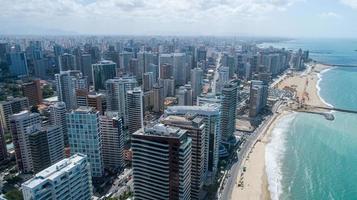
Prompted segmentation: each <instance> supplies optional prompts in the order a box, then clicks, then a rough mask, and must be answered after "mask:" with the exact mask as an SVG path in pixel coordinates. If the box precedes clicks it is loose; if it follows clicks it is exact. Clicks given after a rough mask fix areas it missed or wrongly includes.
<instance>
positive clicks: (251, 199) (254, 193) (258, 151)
mask: <svg viewBox="0 0 357 200" xmlns="http://www.w3.org/2000/svg"><path fill="white" fill-rule="evenodd" d="M329 67H330V66H326V65H321V64H311V65H309V66H308V68H307V69H306V70H305V71H304V72H294V73H292V74H290V75H287V76H286V77H285V78H284V79H283V80H281V81H280V82H279V83H278V84H277V85H276V87H277V88H279V89H287V90H290V91H293V92H295V94H296V96H297V97H298V98H299V100H300V101H303V102H304V103H305V104H309V105H314V106H326V105H325V104H324V103H323V101H322V100H321V99H320V97H319V95H318V89H317V88H318V87H317V83H318V80H319V77H318V74H319V73H320V72H321V71H322V70H325V69H328V68H329ZM289 113H290V111H289V109H284V108H283V109H280V110H279V113H277V114H274V116H273V118H272V119H271V121H269V122H268V124H267V126H266V128H265V130H263V133H262V134H261V136H260V138H259V139H258V141H257V142H256V143H255V144H254V146H253V147H252V149H251V151H250V152H249V154H248V156H247V157H246V159H245V160H244V161H243V167H244V168H245V171H244V170H243V172H242V173H241V174H239V175H238V177H237V179H236V183H235V187H234V189H233V192H232V198H231V199H234V200H235V199H248V200H255V199H264V200H267V199H270V192H269V189H268V179H267V174H266V170H265V147H266V144H268V143H269V142H270V139H271V133H272V130H273V129H274V127H275V124H276V122H277V121H279V119H281V118H282V117H284V116H285V115H286V114H289Z"/></svg>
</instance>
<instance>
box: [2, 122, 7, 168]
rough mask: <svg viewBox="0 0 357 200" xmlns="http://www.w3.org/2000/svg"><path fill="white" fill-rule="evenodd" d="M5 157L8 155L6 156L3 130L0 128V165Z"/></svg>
mask: <svg viewBox="0 0 357 200" xmlns="http://www.w3.org/2000/svg"><path fill="white" fill-rule="evenodd" d="M0 126H1V124H0ZM7 157H8V155H7V148H6V141H5V136H4V132H3V129H2V128H1V127H0V163H1V162H2V161H4V160H6V159H7Z"/></svg>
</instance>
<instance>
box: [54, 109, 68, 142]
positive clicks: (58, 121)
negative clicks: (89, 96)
mask: <svg viewBox="0 0 357 200" xmlns="http://www.w3.org/2000/svg"><path fill="white" fill-rule="evenodd" d="M49 111H50V123H51V124H52V125H55V126H59V127H60V128H61V131H62V134H63V138H64V143H65V146H68V145H69V144H68V134H67V124H66V104H65V103H64V102H56V103H54V104H52V105H50V106H49Z"/></svg>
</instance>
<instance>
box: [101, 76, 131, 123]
mask: <svg viewBox="0 0 357 200" xmlns="http://www.w3.org/2000/svg"><path fill="white" fill-rule="evenodd" d="M136 86H137V81H136V79H135V78H134V77H122V78H116V79H109V80H107V81H106V98H107V110H108V111H116V112H119V116H120V117H123V118H124V124H125V126H127V122H128V107H127V102H126V99H127V91H129V90H132V89H134V88H135V87H136Z"/></svg>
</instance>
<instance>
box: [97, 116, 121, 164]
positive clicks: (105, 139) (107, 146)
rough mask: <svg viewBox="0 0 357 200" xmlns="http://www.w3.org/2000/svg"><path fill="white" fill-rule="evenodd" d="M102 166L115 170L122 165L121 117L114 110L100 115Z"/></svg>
mask: <svg viewBox="0 0 357 200" xmlns="http://www.w3.org/2000/svg"><path fill="white" fill-rule="evenodd" d="M99 120H100V129H101V131H102V152H103V163H104V168H106V169H108V170H113V171H117V170H120V168H122V167H123V166H124V161H123V156H124V155H123V150H124V139H125V138H124V133H123V122H122V118H120V117H118V113H116V112H106V113H105V115H104V116H100V118H99Z"/></svg>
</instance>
